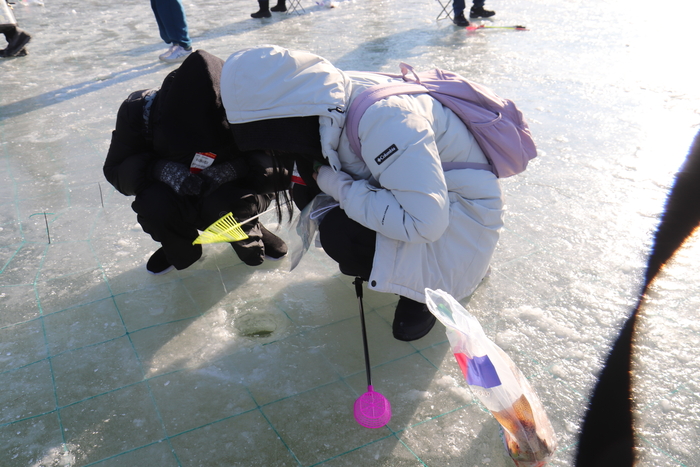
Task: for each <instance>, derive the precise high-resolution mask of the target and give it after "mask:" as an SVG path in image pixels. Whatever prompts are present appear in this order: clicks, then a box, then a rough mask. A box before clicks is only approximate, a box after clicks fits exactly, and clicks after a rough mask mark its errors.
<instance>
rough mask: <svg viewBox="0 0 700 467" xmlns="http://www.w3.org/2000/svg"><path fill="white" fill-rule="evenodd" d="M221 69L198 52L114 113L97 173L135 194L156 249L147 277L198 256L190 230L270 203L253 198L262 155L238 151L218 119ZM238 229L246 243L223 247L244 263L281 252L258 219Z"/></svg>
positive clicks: (260, 180) (259, 184)
mask: <svg viewBox="0 0 700 467" xmlns="http://www.w3.org/2000/svg"><path fill="white" fill-rule="evenodd" d="M222 65H223V60H221V59H220V58H218V57H215V56H214V55H211V54H209V53H207V52H205V51H203V50H198V51H196V52H194V53H192V54H190V55H189V56H188V57H187V59H185V61H184V62H183V63H182V65H181V66H180V67H179V68H178V69H177V70H174V71H172V72H171V73H169V74H168V76H167V77H166V78H165V80H164V81H163V84H162V85H161V87H160V88H159V89H149V90H142V91H136V92H133V93H131V94H130V95H129V97H128V98H127V99H126V100H125V101H124V102H123V103H122V105H121V107H120V108H119V112H118V114H117V124H116V129H115V130H114V131H113V132H112V141H111V144H110V147H109V150H108V153H107V158H106V160H105V163H104V168H103V171H104V175H105V178H106V179H107V180H108V181H109V182H110V183H111V184H112V185H113V186H114V187H115V188H116V189H117V190H118V191H119V192H120V193H122V194H124V195H127V196H135V200H134V202H133V203H132V209H133V210H134V211H135V212H136V214H137V220H138V222H139V224H141V227H142V228H143V230H144V231H145V232H147V233H149V234H150V235H151V237H152V238H153V240H155V241H156V242H159V243H160V244H161V246H160V248H159V249H158V250H157V251H156V252H155V253H153V254H152V256H151V257H150V259H149V260H148V262H147V264H146V269H147V270H148V272H150V273H151V274H165V273H167V272H169V271H171V270H172V269H174V268H175V269H185V268H187V267H189V266H190V265H192V264H193V263H194V262H196V261H197V260H198V259H199V258H200V257H201V256H202V246H201V245H199V244H197V245H193V244H192V243H193V241H194V240H195V239H196V238H197V237H198V235H199V232H198V230H202V231H203V230H205V229H206V228H207V227H208V226H209V225H211V224H212V223H214V222H215V221H217V220H218V219H219V218H221V217H222V216H224V215H225V214H227V213H229V212H232V213H233V215H234V217H235V218H236V220H237V221H239V222H240V221H244V220H246V219H249V218H251V217H253V216H255V215H256V214H259V213H261V212H263V211H265V210H266V209H267V207H268V206H269V204H270V202H271V199H272V198H271V196H270V195H266V194H261V191H262V190H263V189H265V184H266V183H267V182H266V180H265V174H266V173H267V172H266V171H267V168H266V167H261V165H260V163H257V162H259V161H263V163H264V162H265V160H266V159H265V157H264V155H257V154H242V153H241V152H240V151H238V149H237V147H236V144H235V141H234V140H233V136H232V134H231V131H230V128H229V125H228V122H227V121H226V115H225V113H224V109H223V107H222V105H221V97H220V93H219V76H220V74H221V67H222ZM260 156H261V157H260ZM251 185H253V186H255V187H256V188H255V189H253V188H251ZM274 189H275V188H274V187H272V188H269V189H267V191H273V190H274ZM242 228H243V231H244V232H245V233H246V234H247V235H248V238H247V239H245V240H242V241H239V242H234V243H231V246H232V247H233V249H234V251H235V252H236V253H237V254H238V257H239V258H240V259H241V260H242V261H243V262H244V263H246V264H247V265H249V266H257V265H259V264H261V263H262V262H263V260H264V259H265V258H268V259H279V258H281V257H283V256H284V255H285V254H286V253H287V246H286V244H285V243H284V241H282V239H280V238H278V237H277V236H276V235H274V234H273V233H271V232H269V231H268V230H267V229H265V227H264V226H263V225H262V224H261V223H260V222H259V221H258V220H255V221H254V222H249V223H246V224H243V226H242Z"/></svg>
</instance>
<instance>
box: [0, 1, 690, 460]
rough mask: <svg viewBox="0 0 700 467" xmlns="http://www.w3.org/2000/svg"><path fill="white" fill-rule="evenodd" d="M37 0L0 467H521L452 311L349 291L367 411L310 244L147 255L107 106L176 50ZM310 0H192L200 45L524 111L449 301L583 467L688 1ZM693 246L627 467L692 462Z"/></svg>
mask: <svg viewBox="0 0 700 467" xmlns="http://www.w3.org/2000/svg"><path fill="white" fill-rule="evenodd" d="M41 3H42V2H37V1H32V0H26V1H23V2H22V3H17V4H16V5H15V13H16V16H17V18H18V20H19V23H20V26H21V27H23V28H25V29H26V30H28V31H29V32H30V33H32V34H33V38H32V41H31V43H30V44H29V46H28V50H29V55H28V56H27V57H23V58H15V59H2V61H0V73H1V76H2V79H1V81H0V389H1V390H0V445H2V446H3V449H2V450H0V465H2V466H3V467H6V466H7V467H26V466H32V467H38V466H43V465H54V466H69V465H70V466H74V467H75V466H83V465H96V466H99V467H115V466H133V465H148V466H151V465H152V466H158V467H171V466H179V467H185V466H193V465H209V466H233V465H242V466H255V465H262V466H272V465H274V466H284V465H288V466H300V465H301V466H310V465H324V466H357V465H368V466H369V465H372V466H391V467H396V466H426V465H427V466H430V467H434V466H470V467H472V466H479V467H481V466H490V467H506V466H511V465H512V462H511V461H510V459H509V458H508V456H507V454H506V453H505V450H504V449H503V446H502V443H501V441H500V438H499V435H498V424H497V422H496V421H495V420H494V419H493V417H491V416H490V415H489V414H488V413H487V412H486V411H485V409H484V408H483V407H482V406H481V405H480V404H479V403H478V402H477V400H476V399H475V398H473V397H472V395H471V394H470V393H469V391H468V390H467V389H466V388H465V386H464V384H463V383H462V376H461V372H460V370H459V367H458V366H457V364H456V362H455V360H454V357H453V356H452V355H451V352H450V349H449V344H448V343H447V340H446V337H445V335H444V329H443V328H441V327H440V325H438V326H437V327H436V328H435V330H433V331H432V332H431V333H430V334H429V335H428V336H426V337H425V338H423V339H420V340H419V341H416V342H413V343H403V342H398V341H396V340H394V339H393V338H392V337H391V329H390V325H391V320H392V318H393V309H394V306H395V303H396V300H397V298H396V297H395V296H387V295H383V294H377V293H374V292H371V291H366V293H365V299H364V305H365V311H366V313H367V321H368V324H369V326H370V329H368V332H369V337H370V343H369V344H370V355H371V360H372V363H373V366H374V369H373V372H372V374H373V379H374V385H375V388H376V389H377V390H378V391H380V392H381V393H382V394H384V395H385V396H386V397H387V398H388V399H389V400H390V401H391V403H392V408H393V411H394V417H393V419H392V421H391V422H390V423H389V425H388V426H387V427H385V428H382V429H380V430H367V429H364V428H361V427H359V426H358V425H357V424H356V423H355V421H354V420H353V417H352V403H353V402H354V400H355V399H356V398H357V397H358V396H359V395H360V394H362V393H363V392H364V391H365V390H366V380H365V373H364V361H363V357H362V339H361V334H360V329H359V316H358V306H357V298H356V297H355V294H354V289H353V286H352V283H351V281H352V278H348V277H344V276H342V275H340V274H339V272H338V270H337V266H336V265H335V263H334V262H333V261H332V260H330V259H329V258H328V257H326V256H325V255H324V254H323V252H322V251H320V250H318V249H317V248H315V247H313V246H312V247H311V248H310V251H309V252H308V253H307V254H306V256H304V258H303V259H302V261H301V263H300V264H299V266H298V267H297V268H296V269H295V270H294V271H293V273H289V259H284V260H282V261H280V262H266V263H265V264H264V265H262V266H261V267H258V268H249V267H247V266H245V265H243V264H242V263H241V262H240V261H239V260H238V259H237V257H236V256H235V255H234V254H233V252H232V251H231V249H230V247H228V246H226V245H223V246H222V245H207V246H205V255H204V257H203V258H202V260H200V261H198V262H197V263H196V264H195V265H193V266H192V267H190V268H188V269H186V270H184V271H176V272H172V273H170V274H167V275H164V276H150V275H148V274H146V272H145V269H144V264H145V261H146V260H147V258H148V257H149V256H150V254H151V253H152V252H154V251H155V250H156V248H157V247H158V245H157V244H156V243H155V242H153V241H152V240H151V239H150V237H149V236H148V235H146V234H145V233H143V231H142V230H141V229H140V227H139V226H138V224H137V223H136V219H135V215H134V213H133V211H132V210H131V208H130V202H131V199H129V198H127V197H124V196H122V195H121V194H120V193H118V192H116V191H115V190H114V189H113V188H112V187H111V185H109V184H108V183H107V182H106V181H105V179H104V176H103V175H102V164H103V161H104V157H105V155H106V152H107V148H108V146H109V139H110V134H111V131H112V130H113V127H114V123H115V119H116V112H117V109H118V107H119V105H120V104H121V102H122V101H123V100H124V99H125V98H126V96H127V95H128V94H129V93H130V92H132V91H135V90H138V89H147V88H152V87H157V86H159V85H160V83H161V81H162V80H163V78H164V77H165V76H166V75H167V73H169V72H170V71H171V70H173V69H174V68H175V66H174V65H166V64H163V63H160V62H159V61H158V59H157V56H158V54H160V53H162V52H163V51H164V50H165V49H166V46H165V44H164V43H163V42H162V41H161V40H160V38H159V36H158V31H157V27H156V24H155V20H154V18H153V13H152V12H151V10H150V6H149V4H148V2H141V1H136V0H124V1H122V2H100V1H97V0H81V1H78V0H65V1H61V2H58V1H53V0H47V1H45V2H44V4H43V5H42V4H41ZM302 4H303V6H304V8H305V10H306V12H305V13H303V14H300V15H285V14H278V13H275V14H273V17H272V18H271V19H265V20H253V19H251V18H250V17H249V14H250V13H252V12H253V11H255V10H256V9H257V5H256V4H255V1H253V0H245V1H243V0H232V1H228V2H219V1H214V0H202V1H197V2H191V1H185V2H184V5H185V9H186V12H187V15H188V21H189V26H190V31H191V35H192V38H193V42H194V46H195V47H196V48H201V49H204V50H207V51H208V52H210V53H213V54H215V55H217V56H219V57H221V58H227V57H228V56H229V55H230V54H231V53H233V52H234V51H236V50H239V49H241V48H244V47H249V46H253V45H259V44H265V43H274V44H279V45H283V46H287V47H290V48H300V49H306V50H311V51H313V52H315V53H318V54H320V55H322V56H324V57H326V58H328V59H329V60H331V61H333V62H334V63H336V64H337V65H338V66H339V67H341V68H343V69H348V70H349V69H357V70H374V71H385V72H397V70H398V64H399V62H401V61H405V62H407V63H409V64H411V65H413V66H414V67H415V68H416V69H418V70H421V69H425V68H428V67H432V66H438V67H441V68H444V69H448V70H453V71H456V72H459V73H462V74H464V75H465V76H468V77H470V78H471V79H473V80H474V81H477V82H481V83H483V84H486V85H488V86H490V87H491V88H493V89H494V90H495V91H496V92H497V93H498V94H500V95H502V96H503V97H508V98H511V99H513V100H514V101H515V102H516V103H517V104H518V106H519V107H520V108H521V110H522V111H523V112H524V114H525V116H526V118H527V119H528V121H529V123H530V126H531V129H532V131H533V134H534V136H535V140H536V142H537V144H538V148H539V152H540V157H539V158H538V159H537V160H535V161H534V162H533V164H532V165H531V167H530V168H529V169H528V170H527V172H525V173H524V174H521V175H519V176H517V177H514V178H512V179H507V180H503V188H504V191H505V194H506V201H507V205H508V212H507V217H506V224H505V228H504V230H503V234H502V238H501V242H500V243H499V247H498V249H497V251H496V255H495V258H494V261H493V264H492V274H491V275H490V277H489V278H488V279H487V280H486V281H485V282H484V283H483V284H482V286H481V287H480V288H479V289H478V290H477V292H476V293H475V294H474V296H472V297H471V298H470V299H468V300H465V301H464V304H465V306H467V307H468V310H469V311H470V312H471V313H472V314H474V316H476V317H477V319H479V321H480V323H481V324H482V326H483V327H484V330H485V332H486V334H487V335H488V336H489V337H490V338H491V339H493V340H494V341H495V342H496V343H497V344H498V345H499V346H501V347H502V348H503V349H504V350H505V351H506V352H508V354H509V355H510V357H511V358H512V359H513V361H514V362H515V363H516V365H517V366H518V367H519V368H520V369H521V371H522V372H523V373H524V374H525V376H526V377H528V378H529V380H530V382H531V384H532V385H533V387H534V388H535V390H536V391H537V393H538V395H539V397H540V399H541V400H542V402H543V405H544V406H545V408H546V409H547V412H548V415H549V418H550V420H551V421H552V424H553V426H554V429H555V431H556V433H557V436H558V439H559V446H560V447H559V450H558V452H557V453H556V455H555V457H554V459H553V460H552V462H551V465H553V466H561V467H564V466H570V465H572V457H573V455H574V453H575V450H576V440H577V430H578V427H579V425H580V421H581V416H582V413H583V411H584V409H585V407H586V401H587V398H588V395H589V392H590V390H591V388H592V386H593V384H594V381H595V377H596V374H597V372H598V371H599V369H600V366H601V363H602V361H603V358H604V356H605V354H606V352H607V349H608V346H609V345H610V342H611V340H612V339H613V338H614V337H615V335H616V328H617V326H619V325H620V324H621V322H622V321H623V319H624V317H625V316H626V314H627V313H628V312H629V310H630V308H631V306H632V304H633V302H634V297H635V295H636V292H637V288H638V287H639V285H640V282H641V274H642V270H643V267H644V264H645V260H646V254H647V251H648V247H649V245H650V241H651V235H652V232H653V229H654V227H655V225H656V223H657V222H658V215H659V213H660V211H661V209H662V207H663V203H664V199H665V196H666V192H667V189H668V188H669V186H670V184H671V183H672V181H673V174H674V173H675V171H676V170H677V168H678V166H679V164H680V163H681V161H682V160H683V158H684V156H685V154H686V153H687V150H688V147H689V145H690V142H691V140H692V137H693V136H694V134H695V133H696V132H697V131H698V128H699V127H700V118H699V117H698V109H700V90H699V88H698V87H697V81H698V80H697V68H698V67H697V63H696V59H695V58H693V57H695V53H694V47H696V44H697V37H696V36H697V32H696V29H697V28H696V22H697V18H698V15H699V14H700V6H698V5H697V4H696V3H693V2H685V3H679V4H676V5H673V6H672V8H673V10H674V11H673V12H674V15H673V16H663V17H662V16H660V15H659V13H658V4H657V3H655V2H651V1H642V2H639V1H631V0H626V1H620V2H603V1H600V0H598V1H588V2H583V1H580V0H536V1H531V2H516V1H514V0H487V4H486V6H487V8H493V9H494V10H496V11H497V15H496V16H495V17H493V18H492V19H491V20H490V21H487V20H484V21H481V20H479V21H476V23H477V24H482V23H483V24H489V25H496V26H499V25H501V26H502V25H515V24H524V25H526V26H527V27H528V29H529V31H510V30H496V29H491V30H481V31H477V32H473V33H466V32H465V31H464V30H463V29H458V28H456V27H454V26H453V25H452V24H451V23H450V22H449V21H447V20H443V21H436V16H437V14H438V13H439V12H440V6H439V4H438V3H437V2H436V1H434V0H403V1H400V0H382V1H376V0H344V1H337V2H334V3H333V6H334V7H333V8H328V7H327V6H322V5H318V4H317V3H316V2H313V1H311V0H302ZM3 44H4V43H3ZM1 46H3V45H0V47H1ZM265 222H266V223H268V224H269V225H271V226H272V227H274V226H275V223H274V222H272V218H271V217H270V216H268V217H266V218H265ZM279 232H280V235H281V236H283V237H284V238H286V239H288V240H290V239H291V234H290V233H289V232H288V231H286V230H285V226H284V225H283V226H282V228H281V230H280V231H279ZM699 259H700V245H698V242H697V241H691V242H690V243H689V245H688V246H687V247H686V248H685V249H684V250H683V251H682V252H680V254H679V255H678V257H677V258H676V259H675V261H674V262H673V263H672V265H670V267H669V268H668V269H667V270H666V271H665V272H664V274H663V275H662V276H661V277H660V278H659V280H658V281H657V283H656V284H655V285H654V287H653V288H652V291H651V293H650V301H649V304H648V306H647V307H646V309H645V311H644V313H643V318H642V320H641V321H640V325H639V336H638V354H637V356H636V360H635V367H634V368H635V383H636V386H635V387H636V391H635V403H636V407H637V415H638V417H637V420H636V423H637V425H638V430H639V432H638V434H639V437H638V439H637V444H638V447H639V454H640V466H644V467H647V466H649V467H651V466H653V467H656V466H661V467H666V466H669V467H670V466H695V465H700V458H698V454H697V449H695V447H696V446H698V445H699V444H700V432H699V431H698V426H700V395H699V394H700V376H699V375H700V372H699V371H698V370H699V368H698V363H697V360H698V359H697V349H698V346H699V345H700V337H699V336H700V325H698V324H697V319H696V315H697V310H698V306H699V305H700V299H699V298H698V294H697V293H696V291H697V288H698V278H700V261H699Z"/></svg>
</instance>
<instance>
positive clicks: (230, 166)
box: [200, 158, 248, 194]
mask: <svg viewBox="0 0 700 467" xmlns="http://www.w3.org/2000/svg"><path fill="white" fill-rule="evenodd" d="M246 173H248V164H247V163H246V162H245V160H243V159H241V158H238V159H234V160H232V161H226V162H222V163H219V164H214V165H212V166H210V167H207V168H206V169H204V170H202V172H201V173H200V175H201V176H202V178H203V179H204V182H205V183H206V194H209V193H211V192H212V191H214V190H216V189H217V188H219V187H220V186H221V185H223V184H224V183H227V182H231V181H233V180H236V179H239V178H241V177H243V176H245V174H246Z"/></svg>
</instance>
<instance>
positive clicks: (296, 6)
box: [287, 0, 306, 15]
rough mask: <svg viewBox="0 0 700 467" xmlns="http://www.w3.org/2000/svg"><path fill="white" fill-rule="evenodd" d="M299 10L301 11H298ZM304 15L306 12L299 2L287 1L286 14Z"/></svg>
mask: <svg viewBox="0 0 700 467" xmlns="http://www.w3.org/2000/svg"><path fill="white" fill-rule="evenodd" d="M299 10H301V11H299ZM302 13H306V10H305V9H304V7H303V6H302V5H301V0H287V14H288V15H291V14H297V15H300V14H302Z"/></svg>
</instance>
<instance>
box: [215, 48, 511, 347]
mask: <svg viewBox="0 0 700 467" xmlns="http://www.w3.org/2000/svg"><path fill="white" fill-rule="evenodd" d="M390 79H391V78H390V77H387V76H383V75H380V74H375V73H367V72H345V71H342V70H339V69H338V68H336V67H335V66H333V65H332V64H331V63H330V62H329V61H327V60H326V59H324V58H322V57H319V56H318V55H315V54H312V53H309V52H302V51H292V50H287V49H285V48H282V47H278V46H260V47H254V48H250V49H245V50H241V51H239V52H236V53H234V54H233V55H231V56H230V57H229V58H228V60H227V61H226V63H225V64H224V67H223V70H222V75H221V97H222V102H223V105H224V108H225V110H226V115H227V118H228V120H229V123H230V124H231V129H232V131H233V133H234V138H235V140H236V143H237V144H238V145H239V149H240V150H241V151H248V150H260V149H264V150H269V151H270V152H271V153H274V154H275V155H277V156H279V157H282V158H285V157H287V158H289V157H291V158H294V159H295V161H296V162H297V165H298V166H299V168H300V172H302V176H304V173H303V171H301V168H302V167H304V166H308V165H309V164H308V163H309V161H316V164H315V167H318V165H319V164H318V162H319V161H323V164H324V165H322V166H321V167H320V168H319V169H318V170H317V171H314V172H313V178H311V177H310V176H308V172H309V171H308V170H307V176H306V177H305V180H306V181H307V184H309V185H313V183H314V180H315V181H316V183H317V184H318V187H319V188H320V190H322V191H323V192H325V193H327V194H329V195H331V196H332V197H333V198H335V199H336V200H337V201H338V202H339V208H336V209H334V210H332V211H330V212H329V213H328V214H327V215H326V216H325V218H324V219H323V221H322V223H321V225H320V228H319V230H320V239H321V244H322V246H323V248H324V250H325V251H326V253H327V254H328V255H329V256H331V257H332V258H333V259H335V260H336V261H338V263H339V267H340V270H341V272H342V273H344V274H348V275H355V276H359V277H362V278H364V279H365V280H367V281H368V286H369V287H370V288H371V289H373V290H376V291H379V292H386V293H395V294H398V295H399V296H400V298H399V302H398V305H397V307H396V312H395V316H394V322H393V334H394V337H395V338H397V339H399V340H404V341H411V340H415V339H418V338H421V337H423V336H424V335H426V334H427V333H428V332H429V331H430V329H432V327H433V325H434V324H435V318H434V317H433V315H432V314H431V313H430V312H429V310H428V309H427V307H426V305H425V288H426V287H427V288H431V289H442V290H444V291H446V292H448V293H449V294H451V295H452V296H454V297H455V298H456V299H458V300H459V299H461V298H464V297H466V296H468V295H470V294H471V293H472V292H473V291H474V290H475V288H476V287H477V286H478V285H479V283H480V282H481V280H482V279H483V278H484V276H485V275H486V273H487V271H488V268H489V263H490V261H491V257H492V255H493V252H494V250H495V247H496V244H497V242H498V237H499V231H500V228H501V227H502V225H503V199H502V192H501V188H500V184H499V182H498V179H497V178H496V176H495V175H494V174H493V173H492V172H491V171H488V170H477V169H457V170H444V169H443V166H442V164H443V163H445V162H469V163H478V164H485V163H488V161H487V159H486V157H485V156H484V154H483V152H482V151H481V149H480V148H479V146H478V144H477V143H476V141H475V140H474V138H473V136H472V134H471V133H470V132H469V131H468V130H467V128H466V126H465V125H464V124H463V123H462V122H461V120H460V119H459V118H458V117H457V116H456V115H455V114H454V113H453V112H452V111H451V110H449V109H447V108H446V107H443V106H442V104H440V103H439V102H438V101H436V100H434V99H433V98H432V97H430V96H429V95H427V94H422V95H400V96H391V97H388V98H386V99H384V100H381V101H378V102H376V103H374V104H373V105H372V106H370V107H369V108H368V109H367V110H366V111H365V113H364V115H363V117H362V118H361V120H360V123H359V128H358V135H359V138H360V141H361V144H362V155H361V156H360V155H357V154H355V153H354V152H353V151H352V149H351V148H350V144H349V142H348V139H347V135H346V132H345V131H344V126H345V118H346V113H345V112H346V110H347V109H348V107H349V105H350V103H351V102H352V100H353V99H354V98H355V97H356V96H357V95H358V94H359V93H360V92H362V91H363V90H364V89H366V88H368V87H369V86H372V85H374V84H377V83H381V82H386V81H388V80H390Z"/></svg>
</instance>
